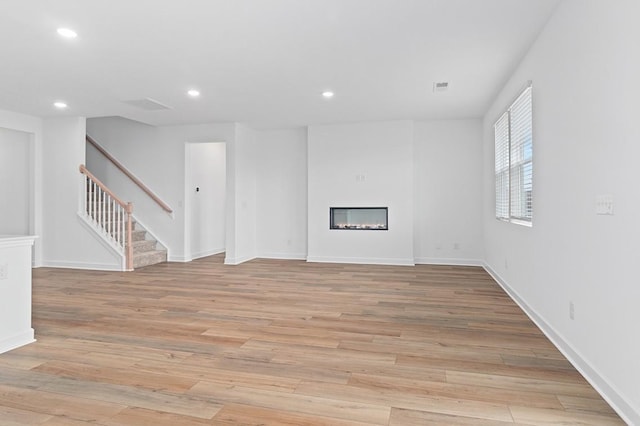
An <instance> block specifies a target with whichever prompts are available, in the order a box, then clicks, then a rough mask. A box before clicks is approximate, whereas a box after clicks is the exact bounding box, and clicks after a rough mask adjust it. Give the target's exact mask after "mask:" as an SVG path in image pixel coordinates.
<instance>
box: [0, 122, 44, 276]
mask: <svg viewBox="0 0 640 426" xmlns="http://www.w3.org/2000/svg"><path fill="white" fill-rule="evenodd" d="M0 128H2V129H7V130H13V131H17V132H23V133H27V134H28V135H29V147H30V154H29V161H30V167H31V176H30V188H29V191H30V199H29V231H28V233H29V234H31V235H37V236H40V237H42V119H41V118H38V117H32V116H29V115H24V114H19V113H15V112H11V111H5V110H0ZM11 226H12V227H13V225H11ZM17 226H18V227H22V225H17ZM42 244H43V243H42V238H38V239H36V242H35V244H34V247H33V264H34V265H35V266H41V264H42Z"/></svg>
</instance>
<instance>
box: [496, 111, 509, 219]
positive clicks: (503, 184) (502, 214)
mask: <svg viewBox="0 0 640 426" xmlns="http://www.w3.org/2000/svg"><path fill="white" fill-rule="evenodd" d="M495 131H496V217H497V218H498V219H509V114H508V113H506V112H505V113H504V114H503V115H502V117H500V119H499V120H498V122H497V123H496V125H495Z"/></svg>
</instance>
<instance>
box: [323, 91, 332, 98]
mask: <svg viewBox="0 0 640 426" xmlns="http://www.w3.org/2000/svg"><path fill="white" fill-rule="evenodd" d="M322 96H323V97H324V98H326V99H330V98H333V92H331V91H329V90H327V91H326V92H322Z"/></svg>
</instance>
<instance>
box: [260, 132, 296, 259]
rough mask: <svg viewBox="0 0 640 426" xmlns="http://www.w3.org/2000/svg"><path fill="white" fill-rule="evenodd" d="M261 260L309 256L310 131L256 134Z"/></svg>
mask: <svg viewBox="0 0 640 426" xmlns="http://www.w3.org/2000/svg"><path fill="white" fill-rule="evenodd" d="M255 151H256V158H257V161H256V175H257V178H256V211H257V217H256V226H257V228H256V250H257V255H258V257H265V258H278V259H305V258H306V256H307V129H306V128H300V129H286V130H265V131H259V132H257V143H256V146H255Z"/></svg>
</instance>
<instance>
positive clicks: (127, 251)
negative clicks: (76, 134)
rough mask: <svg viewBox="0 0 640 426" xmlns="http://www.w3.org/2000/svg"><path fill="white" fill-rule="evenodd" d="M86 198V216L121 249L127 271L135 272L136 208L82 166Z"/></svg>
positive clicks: (84, 200) (83, 212) (83, 210)
mask: <svg viewBox="0 0 640 426" xmlns="http://www.w3.org/2000/svg"><path fill="white" fill-rule="evenodd" d="M80 173H82V175H83V177H84V188H85V193H86V196H84V197H83V201H82V204H83V205H82V214H83V215H85V217H86V219H87V220H88V221H89V222H91V223H92V224H93V226H94V227H95V228H96V230H98V231H99V232H102V234H103V236H104V237H106V238H107V239H108V240H110V241H111V242H112V243H113V244H115V245H116V247H118V248H119V249H120V250H121V253H123V254H124V256H125V262H126V268H127V270H132V269H133V245H132V244H131V232H132V230H133V225H132V221H131V215H132V213H133V205H132V204H131V203H125V202H124V201H122V200H120V199H119V198H118V197H117V196H116V195H115V194H114V193H113V192H111V190H109V188H107V187H106V186H105V185H104V184H103V183H102V182H100V180H98V178H96V177H95V176H94V175H93V174H91V172H89V170H87V168H86V167H85V166H84V165H83V164H81V165H80Z"/></svg>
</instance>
